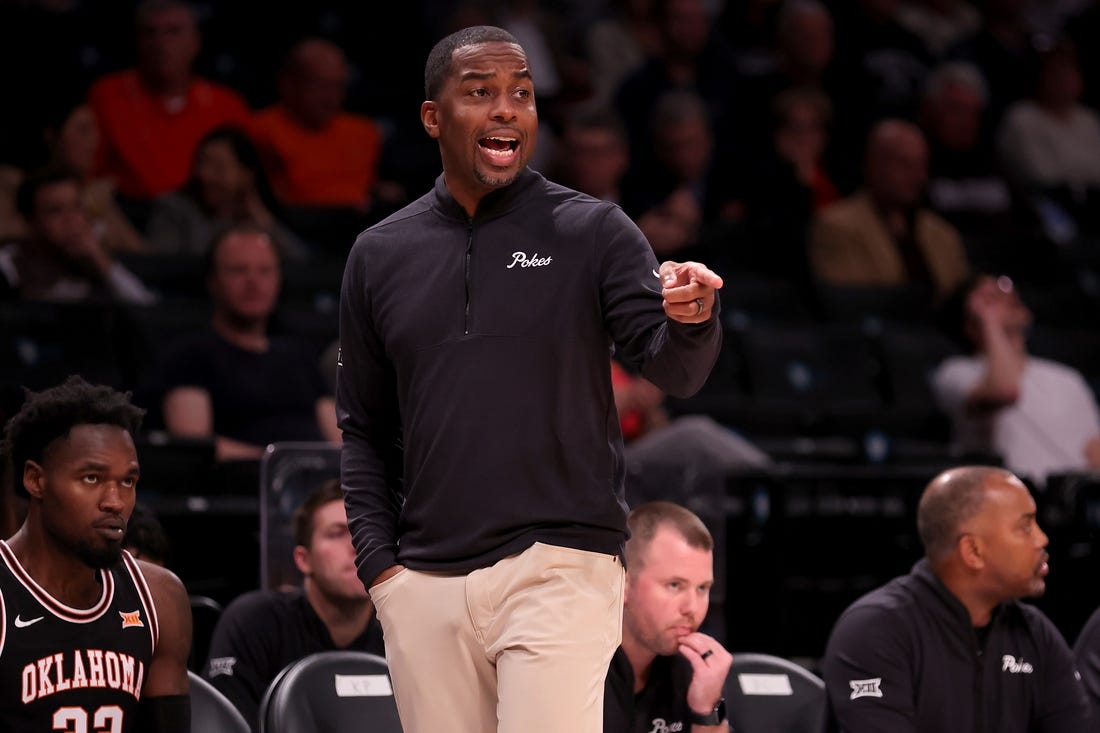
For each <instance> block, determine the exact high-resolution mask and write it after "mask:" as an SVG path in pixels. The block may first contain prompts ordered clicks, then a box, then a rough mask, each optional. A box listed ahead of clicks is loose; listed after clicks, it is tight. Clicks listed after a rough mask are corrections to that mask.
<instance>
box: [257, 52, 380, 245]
mask: <svg viewBox="0 0 1100 733" xmlns="http://www.w3.org/2000/svg"><path fill="white" fill-rule="evenodd" d="M348 74H349V70H348V61H347V57H346V56H345V54H344V51H343V49H342V48H340V47H339V46H338V45H336V44H335V43H333V42H332V41H328V40H325V39H322V38H315V37H309V38H305V39H303V40H301V41H299V42H298V43H296V44H295V45H294V47H293V48H292V49H291V50H290V52H289V54H288V56H287V59H286V63H285V65H284V67H283V69H282V71H281V72H280V74H279V101H278V102H276V103H275V104H273V105H271V106H269V107H267V108H265V109H263V110H260V111H259V112H258V113H257V114H256V116H255V118H254V120H253V122H252V134H253V136H254V138H255V140H256V145H257V147H258V148H259V150H260V155H261V157H262V159H263V161H264V164H265V166H266V168H267V172H268V176H269V178H270V180H271V185H272V188H273V189H274V190H275V195H276V196H277V197H278V199H279V201H280V202H281V203H282V204H283V206H285V207H286V208H287V210H288V214H289V215H288V220H289V221H290V223H291V225H292V226H294V227H295V228H296V229H297V230H298V231H300V232H301V233H302V235H303V236H304V237H306V239H309V240H311V241H313V242H314V243H316V244H319V245H321V246H326V245H327V246H329V247H335V246H337V244H342V243H344V242H346V241H347V239H348V238H349V237H354V236H355V234H357V233H358V232H359V231H360V230H361V229H362V228H363V227H365V226H366V224H367V221H368V215H369V214H370V211H371V207H372V206H373V205H374V204H375V203H376V194H377V191H376V188H377V186H378V184H379V180H378V166H379V160H380V158H381V155H382V147H383V143H384V136H383V131H382V128H381V127H380V126H379V124H378V123H377V122H375V121H374V120H372V119H371V118H369V117H365V116H363V115H360V114H356V113H353V112H350V111H348V110H346V109H345V108H344V103H345V101H346V98H347V89H348ZM333 221H335V222H337V223H336V224H335V225H334V224H332V223H331V222H333Z"/></svg>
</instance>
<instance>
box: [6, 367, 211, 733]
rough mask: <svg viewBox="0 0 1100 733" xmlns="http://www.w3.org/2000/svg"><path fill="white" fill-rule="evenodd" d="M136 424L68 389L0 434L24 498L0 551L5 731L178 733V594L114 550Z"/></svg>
mask: <svg viewBox="0 0 1100 733" xmlns="http://www.w3.org/2000/svg"><path fill="white" fill-rule="evenodd" d="M143 415H144V411H143V410H141V409H139V408H138V407H136V406H134V405H133V404H132V403H131V402H130V397H129V395H128V394H122V393H119V392H116V391H115V390H113V389H111V388H110V387H106V386H102V385H91V384H88V383H87V382H85V381H84V380H83V379H82V378H80V377H78V376H71V377H69V378H68V379H67V380H65V382H64V383H62V384H60V385H57V386H55V387H51V388H49V389H46V390H43V391H41V392H38V393H30V394H28V395H27V398H26V400H25V401H24V403H23V406H22V407H21V408H20V410H19V412H17V413H16V414H15V415H14V416H12V418H11V419H10V420H8V422H7V424H6V426H5V428H4V436H3V441H2V442H0V460H2V461H3V462H4V463H8V462H9V461H10V465H11V466H12V468H13V469H14V470H13V471H12V472H11V475H10V478H12V479H14V480H15V481H16V482H17V486H18V488H19V490H21V491H23V492H24V493H25V494H26V495H28V497H29V503H28V507H27V514H26V518H25V519H24V521H23V524H22V526H21V527H20V528H19V530H18V531H17V532H16V533H15V534H14V535H12V536H11V537H10V538H8V539H7V540H6V541H0V607H2V608H3V613H2V614H0V615H2V616H3V625H4V628H3V630H4V646H3V655H2V656H0V690H2V693H0V720H3V721H4V727H5V729H7V730H20V731H32V730H36V731H44V730H61V729H64V730H70V731H87V730H114V731H122V730H135V731H152V730H156V731H161V732H162V733H188V731H190V718H189V713H190V709H191V707H190V700H189V697H188V691H189V684H188V678H187V655H188V651H189V649H190V646H191V614H190V612H189V609H188V603H187V591H186V589H185V588H184V586H183V583H181V582H180V580H179V578H177V577H176V576H175V575H174V574H173V573H171V572H170V571H168V570H165V569H164V568H161V567H158V566H156V565H152V564H150V563H147V562H144V561H141V560H135V559H134V558H133V557H131V556H130V554H129V553H127V552H126V551H125V550H124V549H123V547H122V539H123V536H124V533H125V530H126V523H127V521H128V520H129V518H130V513H131V511H132V510H133V507H134V501H135V495H136V489H137V482H138V475H139V473H140V467H139V464H138V456H137V451H136V449H135V448H134V436H135V434H137V432H138V430H139V429H140V428H141V421H142V416H143ZM9 619H11V621H9ZM13 632H16V633H13Z"/></svg>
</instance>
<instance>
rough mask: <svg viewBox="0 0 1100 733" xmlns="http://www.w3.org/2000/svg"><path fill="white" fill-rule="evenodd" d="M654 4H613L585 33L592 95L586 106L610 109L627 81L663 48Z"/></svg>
mask: <svg viewBox="0 0 1100 733" xmlns="http://www.w3.org/2000/svg"><path fill="white" fill-rule="evenodd" d="M653 5H654V0H609V2H607V3H605V6H606V9H605V13H604V14H603V16H602V17H600V18H598V19H597V20H596V21H595V22H593V23H592V24H591V25H590V26H588V27H587V29H586V30H585V31H584V46H585V50H586V56H587V58H588V68H589V77H590V79H591V83H592V92H591V94H590V95H589V97H588V99H587V100H585V105H586V106H589V107H591V108H594V109H599V108H606V107H610V106H611V105H612V104H613V102H614V99H615V93H616V92H617V91H618V89H619V86H620V85H622V82H623V79H625V78H626V77H627V76H628V75H630V74H631V73H633V72H634V71H636V70H637V69H639V68H641V66H642V64H643V63H644V62H645V60H646V59H647V58H649V57H650V56H653V55H655V54H656V53H657V52H658V49H659V47H660V30H659V29H658V27H657V23H656V22H655V20H654V17H653Z"/></svg>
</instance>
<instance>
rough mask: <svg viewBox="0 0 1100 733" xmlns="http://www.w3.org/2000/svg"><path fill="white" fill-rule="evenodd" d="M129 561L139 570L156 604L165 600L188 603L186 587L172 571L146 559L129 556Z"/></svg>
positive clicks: (160, 603)
mask: <svg viewBox="0 0 1100 733" xmlns="http://www.w3.org/2000/svg"><path fill="white" fill-rule="evenodd" d="M130 561H131V562H132V563H133V565H134V566H135V567H137V569H138V570H139V571H140V573H141V576H142V577H143V578H144V579H145V583H146V585H148V586H149V592H150V593H152V594H153V600H154V601H155V602H156V604H157V605H158V606H161V605H163V604H164V603H165V602H172V603H184V604H187V603H189V601H188V593H187V588H186V587H185V586H184V584H183V581H182V580H180V579H179V576H178V575H176V574H175V573H174V572H172V571H171V570H169V569H168V568H166V567H164V566H163V565H157V564H156V563H151V562H149V561H147V560H139V559H136V558H131V559H130Z"/></svg>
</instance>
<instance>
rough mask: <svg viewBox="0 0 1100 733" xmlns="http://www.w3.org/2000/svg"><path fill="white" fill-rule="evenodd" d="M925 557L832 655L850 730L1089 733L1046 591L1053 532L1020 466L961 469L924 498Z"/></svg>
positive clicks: (834, 704) (846, 630) (864, 612)
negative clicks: (1040, 519) (1044, 605)
mask: <svg viewBox="0 0 1100 733" xmlns="http://www.w3.org/2000/svg"><path fill="white" fill-rule="evenodd" d="M917 529H918V532H919V534H920V538H921V542H922V543H923V545H924V558H923V559H922V560H920V561H918V562H917V563H916V564H915V565H914V566H913V569H912V570H911V571H910V573H909V574H908V575H903V576H900V577H898V578H895V579H894V580H892V581H890V582H889V583H887V584H886V585H884V586H882V587H880V588H878V589H876V590H874V591H871V592H870V593H868V594H867V595H865V596H863V597H862V598H860V599H859V600H857V601H856V602H855V603H853V604H852V605H851V606H849V607H848V608H847V609H846V610H845V611H844V613H842V614H841V616H840V618H839V620H838V621H837V622H836V624H835V626H834V627H833V630H832V633H831V635H830V637H829V642H828V645H827V646H826V649H825V656H824V658H823V661H822V673H823V676H824V679H825V686H826V691H827V693H828V699H829V704H830V706H831V708H832V712H833V714H834V715H835V720H836V722H837V723H838V724H839V729H840V730H843V731H848V732H849V733H863V732H864V731H903V730H904V731H913V733H942V732H943V731H963V730H979V729H985V730H996V731H1004V732H1005V733H1008V732H1009V731H1018V732H1019V733H1024V731H1045V732H1046V733H1084V732H1085V731H1095V730H1096V720H1095V719H1094V718H1093V717H1092V715H1091V714H1090V710H1089V702H1088V700H1087V698H1086V696H1085V690H1084V687H1083V685H1082V684H1081V680H1080V678H1079V677H1078V676H1077V673H1076V670H1075V669H1074V661H1073V655H1072V652H1071V651H1070V649H1069V647H1068V646H1067V644H1066V641H1065V639H1064V638H1063V637H1062V635H1061V633H1060V632H1059V631H1058V629H1057V627H1055V625H1054V624H1053V623H1052V622H1051V621H1050V619H1048V618H1047V617H1046V616H1045V615H1044V614H1043V613H1042V611H1040V610H1039V609H1038V608H1036V607H1035V606H1034V605H1032V604H1030V603H1025V602H1022V600H1023V599H1028V598H1033V597H1036V596H1039V595H1042V593H1043V591H1044V590H1045V588H1046V575H1047V572H1048V571H1049V567H1048V565H1047V559H1048V554H1047V551H1046V546H1047V536H1046V534H1045V533H1044V532H1043V530H1042V529H1040V528H1039V525H1038V524H1037V522H1036V507H1035V500H1034V499H1033V498H1032V496H1031V494H1030V493H1029V492H1028V489H1027V487H1026V486H1025V485H1024V484H1023V482H1021V481H1020V480H1019V479H1018V478H1017V477H1016V476H1014V475H1013V474H1011V473H1010V472H1008V471H1006V470H1004V469H1000V468H993V467H986V466H962V467H959V468H954V469H950V470H948V471H944V472H943V473H941V474H939V475H938V476H936V477H935V478H934V479H933V480H932V481H931V483H929V484H928V487H927V488H926V489H925V491H924V493H923V494H922V495H921V498H920V503H919V505H918V508H917Z"/></svg>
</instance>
